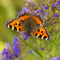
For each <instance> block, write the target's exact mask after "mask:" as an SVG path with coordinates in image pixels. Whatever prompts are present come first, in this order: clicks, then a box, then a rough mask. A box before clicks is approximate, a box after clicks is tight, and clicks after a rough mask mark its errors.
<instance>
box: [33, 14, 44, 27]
mask: <svg viewBox="0 0 60 60" xmlns="http://www.w3.org/2000/svg"><path fill="white" fill-rule="evenodd" d="M33 19H34V20H35V21H36V22H37V24H40V26H42V25H43V19H41V17H40V15H36V14H34V15H33Z"/></svg>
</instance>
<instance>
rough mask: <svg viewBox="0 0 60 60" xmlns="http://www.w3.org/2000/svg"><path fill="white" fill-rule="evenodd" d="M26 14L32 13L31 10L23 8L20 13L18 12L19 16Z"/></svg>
mask: <svg viewBox="0 0 60 60" xmlns="http://www.w3.org/2000/svg"><path fill="white" fill-rule="evenodd" d="M24 12H27V13H31V11H30V9H28V8H26V7H23V8H22V10H21V11H20V12H17V14H20V13H24Z"/></svg>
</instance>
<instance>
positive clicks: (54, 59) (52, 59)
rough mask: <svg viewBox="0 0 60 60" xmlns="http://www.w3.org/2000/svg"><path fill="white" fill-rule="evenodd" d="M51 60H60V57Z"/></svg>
mask: <svg viewBox="0 0 60 60" xmlns="http://www.w3.org/2000/svg"><path fill="white" fill-rule="evenodd" d="M51 60H60V57H52V58H51Z"/></svg>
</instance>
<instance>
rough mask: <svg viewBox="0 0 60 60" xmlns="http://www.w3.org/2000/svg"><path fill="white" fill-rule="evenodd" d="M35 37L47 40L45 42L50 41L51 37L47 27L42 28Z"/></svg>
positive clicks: (36, 32) (35, 33)
mask: <svg viewBox="0 0 60 60" xmlns="http://www.w3.org/2000/svg"><path fill="white" fill-rule="evenodd" d="M33 35H35V36H37V37H38V38H40V39H45V40H49V39H50V35H49V33H48V31H47V29H46V28H45V27H40V28H39V29H37V30H36V31H35V32H34V33H33Z"/></svg>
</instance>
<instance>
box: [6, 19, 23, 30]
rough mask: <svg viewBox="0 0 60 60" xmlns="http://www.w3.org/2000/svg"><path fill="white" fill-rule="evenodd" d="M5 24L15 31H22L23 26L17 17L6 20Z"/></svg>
mask: <svg viewBox="0 0 60 60" xmlns="http://www.w3.org/2000/svg"><path fill="white" fill-rule="evenodd" d="M6 26H7V27H8V28H10V29H12V30H15V31H23V26H22V25H21V23H20V21H19V20H18V19H17V18H15V19H13V20H11V21H9V22H7V23H6Z"/></svg>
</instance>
